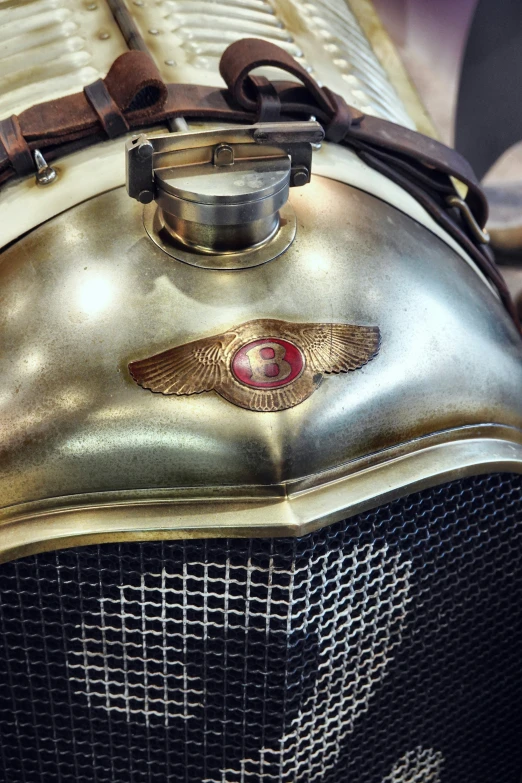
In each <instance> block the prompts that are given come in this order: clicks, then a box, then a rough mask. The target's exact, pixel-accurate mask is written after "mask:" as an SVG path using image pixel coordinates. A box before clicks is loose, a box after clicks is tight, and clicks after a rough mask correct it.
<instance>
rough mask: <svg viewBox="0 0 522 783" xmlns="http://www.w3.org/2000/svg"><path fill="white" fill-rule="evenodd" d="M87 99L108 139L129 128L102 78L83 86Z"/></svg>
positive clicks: (121, 133)
mask: <svg viewBox="0 0 522 783" xmlns="http://www.w3.org/2000/svg"><path fill="white" fill-rule="evenodd" d="M83 91H84V93H85V95H86V96H87V100H88V101H89V103H90V104H91V106H92V108H93V109H94V111H95V112H96V114H97V115H98V117H99V119H100V122H101V124H102V125H103V129H104V131H105V133H106V134H107V136H108V137H109V139H115V138H116V136H122V135H123V134H124V133H127V132H128V130H129V124H128V122H127V120H126V119H125V117H124V116H123V113H122V112H121V111H120V108H119V106H118V105H117V104H116V102H115V101H114V100H113V98H112V96H111V94H110V92H109V90H108V89H107V87H106V85H105V82H104V81H103V79H98V81H96V82H94V83H93V84H89V85H87V87H84V88H83Z"/></svg>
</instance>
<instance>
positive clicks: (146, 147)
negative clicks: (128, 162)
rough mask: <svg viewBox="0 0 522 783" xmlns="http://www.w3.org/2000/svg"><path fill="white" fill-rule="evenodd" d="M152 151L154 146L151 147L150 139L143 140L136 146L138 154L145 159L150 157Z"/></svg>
mask: <svg viewBox="0 0 522 783" xmlns="http://www.w3.org/2000/svg"><path fill="white" fill-rule="evenodd" d="M153 152H154V148H153V146H152V144H151V143H150V141H143V142H142V143H141V144H140V145H139V146H138V156H139V157H140V158H141V159H142V160H147V158H150V157H152V153H153Z"/></svg>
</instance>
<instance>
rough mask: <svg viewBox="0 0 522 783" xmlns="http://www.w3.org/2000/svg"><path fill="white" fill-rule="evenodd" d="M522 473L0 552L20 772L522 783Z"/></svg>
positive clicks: (2, 721) (24, 775)
mask: <svg viewBox="0 0 522 783" xmlns="http://www.w3.org/2000/svg"><path fill="white" fill-rule="evenodd" d="M521 558H522V478H521V477H520V476H516V475H507V474H502V475H493V476H487V477H479V478H471V479H465V480H462V481H456V482H453V483H451V484H447V485H445V486H442V487H438V488H436V489H430V490H426V491H424V492H421V493H418V494H415V495H410V496H409V497H407V498H405V499H402V500H398V501H396V502H394V503H391V504H390V505H387V506H383V507H380V508H378V509H376V510H374V511H370V512H367V513H364V514H361V515H359V516H357V517H355V518H352V519H350V520H347V521H345V522H342V523H339V524H336V525H334V526H332V527H330V528H327V529H325V530H321V531H319V532H317V533H314V534H311V535H308V536H305V537H303V538H301V539H299V540H289V539H279V540H260V539H253V540H228V541H226V540H212V541H189V542H156V543H147V544H139V543H129V544H121V545H118V544H110V545H103V546H89V547H84V548H78V549H74V550H66V551H62V552H55V553H49V554H41V555H38V556H34V557H27V558H24V559H21V560H18V561H16V562H13V563H9V564H7V565H4V566H0V607H1V617H0V620H1V626H0V633H1V638H0V745H1V755H0V780H1V781H2V782H4V781H5V783H51V782H52V783H73V782H74V783H109V781H110V783H127V782H128V783H153V782H154V781H158V783H159V782H160V781H161V782H162V783H163V782H164V781H169V782H170V781H176V783H179V782H180V781H186V782H187V783H214V782H215V783H239V782H242V781H245V783H249V781H252V782H254V781H255V782H256V783H257V781H259V782H260V783H261V782H262V781H265V782H266V783H272V782H273V781H278V782H279V783H289V782H290V781H296V783H301V781H322V782H323V781H324V783H518V782H519V778H520V772H521V770H522V687H521V686H522V645H521V642H522V639H521V636H522V633H521V631H522V568H521Z"/></svg>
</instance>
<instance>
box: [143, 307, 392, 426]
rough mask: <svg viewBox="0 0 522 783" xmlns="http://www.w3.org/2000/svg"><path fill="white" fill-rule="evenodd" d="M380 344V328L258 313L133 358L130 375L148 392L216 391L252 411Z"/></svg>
mask: <svg viewBox="0 0 522 783" xmlns="http://www.w3.org/2000/svg"><path fill="white" fill-rule="evenodd" d="M379 345H380V332H379V328H378V327H369V326H356V325H353V324H303V323H289V322H288V321H277V320H275V319H273V318H272V319H270V318H264V319H263V318H261V319H258V320H257V321H248V322H247V323H245V324H240V325H239V326H236V327H233V328H232V329H229V330H228V331H226V332H224V333H223V334H215V335H212V336H211V337H206V338H204V339H202V340H195V341H194V342H191V343H187V344H186V345H179V346H176V347H175V348H169V349H168V350H167V351H163V352H162V353H160V354H157V355H156V356H149V357H147V358H146V359H141V360H139V361H134V362H131V363H130V364H129V372H130V374H131V375H132V377H133V378H134V380H135V381H136V383H138V384H139V385H140V386H143V387H144V388H145V389H150V390H151V391H153V392H160V393H161V394H177V395H184V394H200V393H201V392H211V391H215V392H217V393H218V394H219V395H220V396H221V397H223V398H224V399H225V400H228V401H229V402H231V403H233V404H234V405H239V406H240V407H242V408H248V409H249V410H252V411H264V412H270V411H282V410H286V409H287V408H293V407H294V406H295V405H299V404H300V403H301V402H304V400H306V399H308V397H309V396H310V395H311V394H313V392H314V391H315V390H316V389H317V388H318V387H319V385H320V384H321V382H322V380H323V373H347V372H349V371H353V370H359V369H360V368H361V367H363V366H364V365H365V364H367V363H368V362H369V361H371V359H373V358H374V357H375V356H376V355H377V353H378V352H379ZM263 352H264V353H263Z"/></svg>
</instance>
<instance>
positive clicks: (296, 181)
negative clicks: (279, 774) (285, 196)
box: [292, 168, 309, 188]
mask: <svg viewBox="0 0 522 783" xmlns="http://www.w3.org/2000/svg"><path fill="white" fill-rule="evenodd" d="M308 179H309V173H308V170H307V169H305V168H302V169H297V170H296V171H294V174H293V177H292V183H293V185H294V186H295V187H296V188H300V187H302V186H303V185H306V183H307V182H308Z"/></svg>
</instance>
